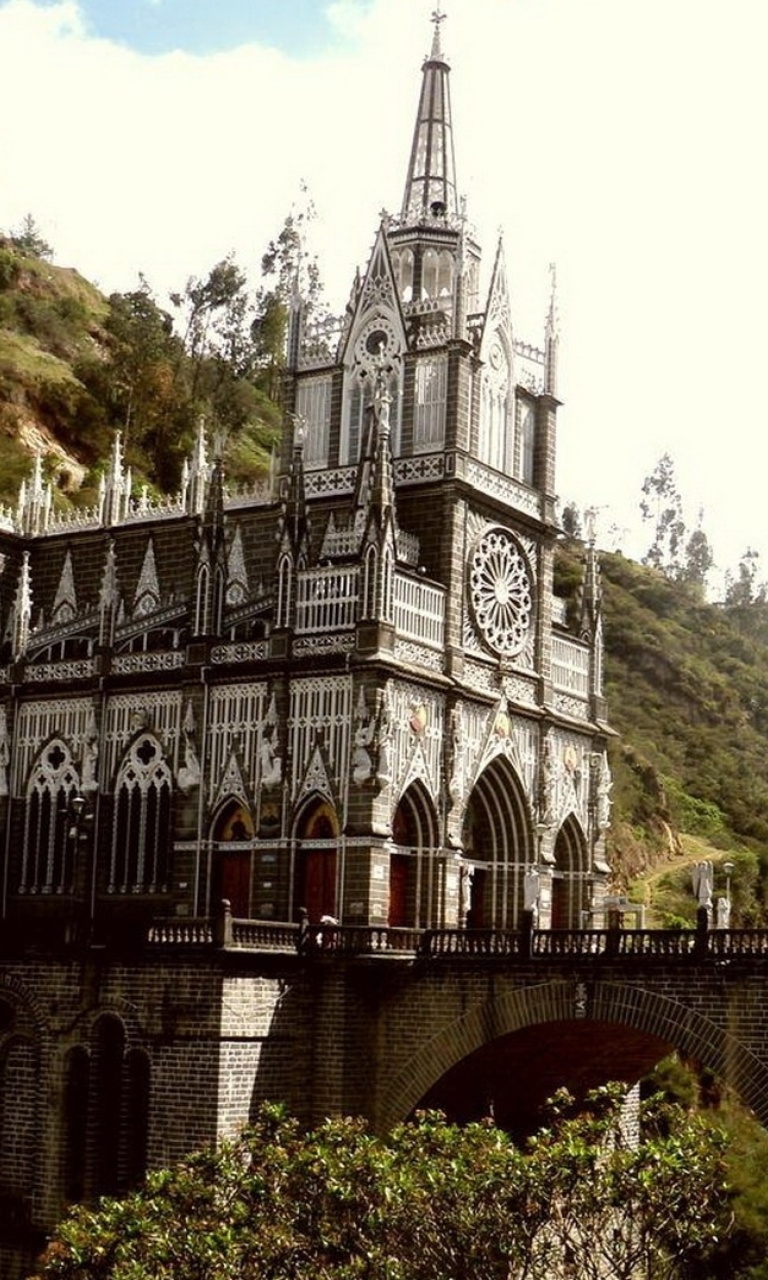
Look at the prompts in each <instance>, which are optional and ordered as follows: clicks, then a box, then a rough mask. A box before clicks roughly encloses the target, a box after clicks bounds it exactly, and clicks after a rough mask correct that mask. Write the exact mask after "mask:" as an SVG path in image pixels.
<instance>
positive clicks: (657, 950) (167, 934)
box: [146, 911, 768, 960]
mask: <svg viewBox="0 0 768 1280" xmlns="http://www.w3.org/2000/svg"><path fill="white" fill-rule="evenodd" d="M146 937H147V942H148V943H149V944H150V945H151V946H153V947H174V946H175V947H183V946H194V947H201V946H203V947H211V948H213V947H219V948H221V947H223V948H225V949H228V950H229V949H232V950H240V951H251V952H259V951H281V952H298V953H299V954H303V955H306V956H310V957H322V956H328V957H330V956H333V955H337V956H370V955H377V956H384V955H387V956H393V957H396V956H401V957H403V958H406V957H410V958H414V957H423V958H425V959H434V960H439V959H441V958H443V957H444V958H449V957H462V956H466V957H467V958H470V959H471V958H481V957H484V956H485V957H497V958H500V959H501V958H504V957H507V958H510V959H511V958H515V957H519V958H520V959H524V960H526V959H530V960H536V959H539V958H540V959H542V960H557V959H559V958H562V959H569V958H584V959H599V958H600V957H604V958H606V959H623V958H626V959H631V958H632V957H637V958H638V959H643V960H649V959H654V958H658V959H661V960H666V959H683V958H685V957H689V958H691V959H694V960H704V959H713V960H735V959H739V958H740V957H743V958H745V959H747V958H756V957H761V956H763V957H765V958H766V959H768V930H766V929H712V930H708V931H703V930H698V929H541V930H530V929H523V930H512V929H407V928H406V929H403V928H390V927H389V926H387V925H340V924H333V923H329V924H304V925H299V924H290V923H281V922H274V923H273V922H272V921H263V920H244V919H236V918H233V917H232V915H231V914H230V912H228V911H224V912H223V913H222V914H221V915H220V916H219V917H217V918H216V919H214V920H211V919H205V918H192V917H187V918H184V917H182V918H178V919H168V920H155V921H154V922H153V923H152V925H151V927H150V929H149V931H148V934H147V935H146Z"/></svg>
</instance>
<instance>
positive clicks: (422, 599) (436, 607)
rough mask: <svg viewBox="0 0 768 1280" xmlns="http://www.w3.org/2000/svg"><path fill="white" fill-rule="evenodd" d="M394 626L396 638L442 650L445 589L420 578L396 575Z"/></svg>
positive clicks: (401, 574)
mask: <svg viewBox="0 0 768 1280" xmlns="http://www.w3.org/2000/svg"><path fill="white" fill-rule="evenodd" d="M393 603H394V613H395V627H396V629H397V632H398V635H401V636H405V637H407V638H408V639H409V640H418V641H420V642H421V643H422V644H428V645H432V646H434V647H435V648H438V649H439V648H442V645H443V636H444V631H445V588H444V587H438V586H433V585H432V584H431V583H429V582H424V581H423V580H422V579H421V578H415V577H410V576H409V575H408V574H404V573H396V574H395V582H394V601H393Z"/></svg>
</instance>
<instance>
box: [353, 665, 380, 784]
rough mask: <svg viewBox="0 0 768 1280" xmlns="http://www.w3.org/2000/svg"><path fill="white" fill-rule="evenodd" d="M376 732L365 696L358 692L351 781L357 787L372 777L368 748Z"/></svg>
mask: <svg viewBox="0 0 768 1280" xmlns="http://www.w3.org/2000/svg"><path fill="white" fill-rule="evenodd" d="M375 730H376V723H375V717H374V716H373V715H369V714H368V707H367V705H366V701H365V694H364V692H363V690H362V689H361V690H360V697H359V699H358V703H357V727H356V729H355V738H354V747H353V749H352V781H353V782H354V783H355V784H356V785H357V786H358V787H359V786H362V785H363V783H364V782H368V781H369V779H370V778H372V777H373V760H372V758H371V753H370V750H369V748H370V746H371V744H372V743H373V737H374V733H375Z"/></svg>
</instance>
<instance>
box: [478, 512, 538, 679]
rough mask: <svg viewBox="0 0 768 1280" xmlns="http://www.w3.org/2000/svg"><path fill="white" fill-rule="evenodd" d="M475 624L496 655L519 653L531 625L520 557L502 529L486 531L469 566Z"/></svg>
mask: <svg viewBox="0 0 768 1280" xmlns="http://www.w3.org/2000/svg"><path fill="white" fill-rule="evenodd" d="M469 595H470V601H471V604H472V612H473V614H474V618H475V623H476V624H477V627H478V630H479V631H480V633H481V634H482V636H483V638H484V640H485V641H486V643H487V644H488V645H489V646H490V648H491V649H494V650H495V651H496V653H505V654H514V653H519V651H520V649H522V647H523V645H524V644H525V639H526V636H527V634H528V630H529V628H530V625H531V609H532V599H531V577H530V572H529V570H528V565H527V563H526V560H525V557H524V555H523V553H522V552H521V551H520V549H519V548H518V546H517V544H516V542H515V541H514V539H513V538H512V536H511V534H509V533H507V531H506V530H505V529H488V530H487V531H486V532H485V533H484V534H483V535H482V537H481V538H480V539H479V541H478V543H477V545H476V547H475V550H474V552H473V553H472V558H471V560H470V563H469Z"/></svg>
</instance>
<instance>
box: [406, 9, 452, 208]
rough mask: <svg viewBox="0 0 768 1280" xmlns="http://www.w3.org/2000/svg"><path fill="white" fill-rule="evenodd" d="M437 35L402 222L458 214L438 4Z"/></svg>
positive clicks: (426, 66) (423, 89) (427, 66)
mask: <svg viewBox="0 0 768 1280" xmlns="http://www.w3.org/2000/svg"><path fill="white" fill-rule="evenodd" d="M432 21H433V22H434V24H435V33H434V36H433V38H432V52H431V53H430V55H429V57H428V58H427V60H426V62H425V63H424V65H423V67H422V81H421V96H420V98H419V109H418V112H417V115H416V128H415V130H414V135H413V145H412V147H411V159H410V164H409V165H408V176H407V178H406V182H405V194H404V195H403V208H402V213H401V218H402V220H403V222H405V223H409V222H422V221H425V220H427V219H430V218H435V217H443V216H447V217H449V218H456V217H458V214H459V207H458V200H457V196H456V162H455V160H454V154H453V126H452V124H451V95H450V85H449V79H448V77H449V70H450V69H449V67H448V63H447V62H446V61H445V58H444V57H443V51H442V45H441V39H440V27H441V25H442V23H443V22H444V21H445V14H444V13H442V12H441V11H440V6H439V5H438V7H437V9H436V10H435V12H434V13H433V14H432Z"/></svg>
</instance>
